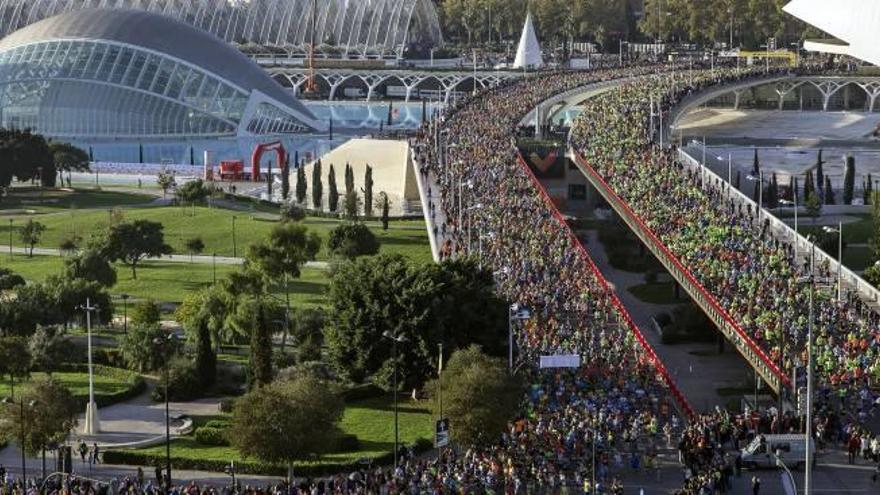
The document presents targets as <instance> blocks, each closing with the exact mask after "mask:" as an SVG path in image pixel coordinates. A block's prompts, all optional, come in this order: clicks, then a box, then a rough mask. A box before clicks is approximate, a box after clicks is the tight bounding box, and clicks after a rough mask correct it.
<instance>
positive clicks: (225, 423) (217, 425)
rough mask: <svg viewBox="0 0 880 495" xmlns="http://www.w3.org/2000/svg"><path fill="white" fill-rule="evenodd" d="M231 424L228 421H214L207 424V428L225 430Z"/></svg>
mask: <svg viewBox="0 0 880 495" xmlns="http://www.w3.org/2000/svg"><path fill="white" fill-rule="evenodd" d="M230 424H231V422H230V421H229V420H228V419H212V420H210V421H208V422H206V423H205V426H206V427H208V428H217V429H221V430H222V429H225V428H229V425H230Z"/></svg>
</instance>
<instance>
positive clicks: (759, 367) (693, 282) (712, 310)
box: [570, 149, 791, 393]
mask: <svg viewBox="0 0 880 495" xmlns="http://www.w3.org/2000/svg"><path fill="white" fill-rule="evenodd" d="M570 153H571V154H572V156H573V158H574V162H575V163H576V164H577V166H578V168H580V169H581V171H582V172H583V173H584V175H585V176H586V177H587V179H588V180H589V181H590V182H591V183H592V184H593V186H594V187H595V188H596V190H597V191H599V193H600V194H601V195H602V197H603V198H605V200H606V201H608V203H609V204H610V205H611V207H612V208H614V210H615V211H616V212H617V214H618V215H620V217H621V218H622V219H623V221H624V222H625V223H626V224H627V225H628V226H629V227H630V229H631V230H632V231H633V232H634V233H635V234H636V235H637V236H638V237H639V239H640V240H641V241H642V242H643V243H644V244H645V245H646V246H647V247H648V249H649V250H650V251H651V252H652V253H653V254H654V256H656V257H657V259H658V260H660V262H661V264H663V266H664V267H666V269H667V270H668V271H669V273H670V274H672V276H673V277H675V279H676V281H677V282H678V283H679V285H681V286H682V287H683V288H684V289H685V290H686V291H687V292H688V294H690V296H691V297H692V298H693V300H694V301H695V302H696V303H697V304H698V305H699V306H700V308H702V309H703V311H704V312H705V313H706V315H707V316H708V317H709V318H710V319H711V320H712V321H713V322H714V323H715V324H716V325H717V326H718V328H719V329H720V330H721V332H722V333H723V334H724V335H725V337H727V339H728V340H729V341H730V342H731V343H732V344H733V345H734V347H736V349H737V351H739V353H740V354H742V356H743V357H744V358H746V360H747V361H748V362H749V364H751V365H752V367H753V368H754V369H755V371H757V373H758V374H759V375H760V376H761V378H763V379H764V381H766V382H767V384H768V386H770V388H772V389H773V390H774V391H775V392H777V393H779V392H780V390H781V389H782V388H783V387H791V380H790V378H789V377H788V376H787V375H786V374H785V373H783V372H782V371H780V369H779V367H778V366H777V365H776V364H775V363H773V361H772V360H771V359H770V357H769V356H767V354H766V353H765V352H764V351H763V350H762V349H761V348H760V347H759V346H758V345H757V344H756V343H755V342H754V340H753V339H752V338H751V337H750V336H749V335H748V334H747V333H746V332H745V331H744V330H743V329H742V327H740V326H739V324H738V323H736V321H735V320H734V319H733V318H732V317H731V316H730V315H729V314H728V313H727V311H726V310H725V309H724V308H722V307H721V305H720V304H719V303H718V301H717V300H716V299H715V297H714V296H713V295H712V294H710V293H709V292H708V291H707V290H706V288H705V287H703V285H702V284H701V283H699V282H698V281H697V279H696V277H694V275H693V274H692V273H691V271H690V270H688V269H687V268H685V267H684V265H682V264H681V262H680V261H679V260H678V258H677V257H676V256H675V255H674V254H672V252H671V251H669V249H668V248H667V247H666V245H665V244H663V243H662V242H661V241H660V240H659V239H658V238H657V236H656V235H655V234H654V232H653V231H652V230H651V229H649V228H648V227H647V226H646V225H645V224H644V222H642V220H641V218H639V217H638V215H636V214H635V213H634V212H633V211H632V209H631V208H630V207H629V205H628V204H627V203H626V202H625V201H623V200H622V199H621V198H620V196H618V195H617V193H616V192H614V190H613V189H612V188H611V186H609V185H608V184H607V183H606V182H605V180H604V179H603V178H602V177H601V176H600V175H599V174H598V173H597V172H596V170H595V169H593V167H592V166H591V165H590V164H589V163H587V161H586V160H585V159H584V158H583V157H582V156H581V155H580V154H579V153H578V152H577V151H575V150H574V149H572V150H571V151H570Z"/></svg>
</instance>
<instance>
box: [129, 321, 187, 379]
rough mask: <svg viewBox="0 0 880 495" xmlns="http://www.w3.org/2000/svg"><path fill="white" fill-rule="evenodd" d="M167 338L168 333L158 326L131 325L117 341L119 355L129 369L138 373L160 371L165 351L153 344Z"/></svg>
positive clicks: (171, 352)
mask: <svg viewBox="0 0 880 495" xmlns="http://www.w3.org/2000/svg"><path fill="white" fill-rule="evenodd" d="M167 337H168V333H167V332H166V331H165V330H163V329H162V328H161V327H159V325H134V324H132V325H130V326H129V329H128V333H126V334H125V335H123V336H122V338H121V339H120V340H119V354H120V356H122V359H123V361H125V365H126V366H127V367H128V368H129V369H131V370H134V371H137V372H139V373H145V372H148V371H155V370H159V369H162V366H163V365H164V364H165V351H164V350H163V348H162V347H161V346H158V345H156V344H155V342H156V341H159V340H166V339H167ZM172 342H176V341H172ZM167 345H173V344H172V343H169V344H167ZM175 352H176V349H171V350H169V355H170V354H174V353H175Z"/></svg>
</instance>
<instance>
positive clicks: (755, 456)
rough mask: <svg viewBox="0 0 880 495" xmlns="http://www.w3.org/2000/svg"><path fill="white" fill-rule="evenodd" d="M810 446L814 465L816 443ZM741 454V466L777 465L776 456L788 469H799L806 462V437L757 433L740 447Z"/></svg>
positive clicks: (760, 466) (767, 466) (762, 466)
mask: <svg viewBox="0 0 880 495" xmlns="http://www.w3.org/2000/svg"><path fill="white" fill-rule="evenodd" d="M810 447H811V450H812V451H813V455H812V457H813V464H814V465H815V463H816V444H815V443H813V444H812V445H811V446H810ZM774 454H775V455H774ZM741 455H742V464H743V466H745V467H748V468H752V469H754V468H771V467H779V466H778V464H777V463H776V458H777V456H778V457H779V459H780V460H781V461H782V462H783V463H785V465H786V466H787V467H788V468H789V469H799V468H802V467H804V465H805V464H806V460H807V459H806V457H807V437H806V435H802V434H790V435H758V436H756V437H755V438H754V439H753V440H752V442H751V443H750V444H749V445H748V446H747V447H746V448H744V449H742V452H741Z"/></svg>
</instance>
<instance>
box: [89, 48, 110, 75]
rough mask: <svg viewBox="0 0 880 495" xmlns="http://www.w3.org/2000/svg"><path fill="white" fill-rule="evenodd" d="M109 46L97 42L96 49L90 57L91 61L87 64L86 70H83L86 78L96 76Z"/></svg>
mask: <svg viewBox="0 0 880 495" xmlns="http://www.w3.org/2000/svg"><path fill="white" fill-rule="evenodd" d="M107 48H108V47H107V45H104V44H97V43H96V44H95V49H94V50H93V51H92V57H91V58H90V59H89V62H88V64H87V65H86V70H85V72H83V77H84V78H86V79H94V78H95V75H96V74H97V73H98V68H99V67H101V62H103V61H104V57H106V56H107V51H108V50H107Z"/></svg>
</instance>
